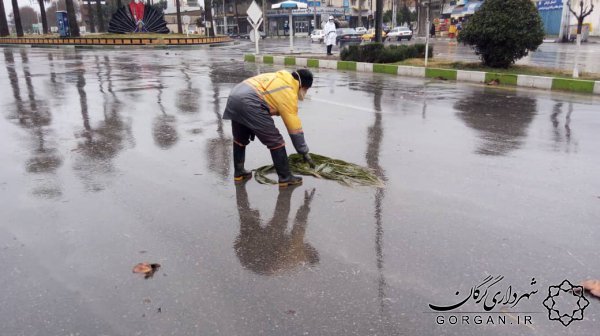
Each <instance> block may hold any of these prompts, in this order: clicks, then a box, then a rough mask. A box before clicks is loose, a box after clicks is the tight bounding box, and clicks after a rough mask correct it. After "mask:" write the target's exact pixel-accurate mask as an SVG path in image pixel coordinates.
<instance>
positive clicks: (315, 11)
mask: <svg viewBox="0 0 600 336" xmlns="http://www.w3.org/2000/svg"><path fill="white" fill-rule="evenodd" d="M313 11H314V13H313V21H314V25H315V26H314V27H313V30H315V29H317V1H316V0H313Z"/></svg>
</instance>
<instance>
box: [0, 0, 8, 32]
mask: <svg viewBox="0 0 600 336" xmlns="http://www.w3.org/2000/svg"><path fill="white" fill-rule="evenodd" d="M8 35H10V31H9V30H8V22H7V21H6V11H5V10H4V1H0V37H4V36H8Z"/></svg>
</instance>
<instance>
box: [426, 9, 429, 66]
mask: <svg viewBox="0 0 600 336" xmlns="http://www.w3.org/2000/svg"><path fill="white" fill-rule="evenodd" d="M429 6H430V3H429V2H427V20H426V24H427V25H426V27H427V29H425V32H426V33H425V36H426V37H425V67H427V61H428V58H429V32H428V29H429V25H430V24H429Z"/></svg>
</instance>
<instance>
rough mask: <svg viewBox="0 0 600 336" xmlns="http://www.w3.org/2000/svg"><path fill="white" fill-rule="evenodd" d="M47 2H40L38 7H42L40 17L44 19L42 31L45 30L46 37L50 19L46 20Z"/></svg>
mask: <svg viewBox="0 0 600 336" xmlns="http://www.w3.org/2000/svg"><path fill="white" fill-rule="evenodd" d="M45 1H47V0H38V5H39V6H40V16H41V17H42V29H43V30H44V35H45V34H48V31H49V29H48V19H47V18H46V7H45V6H44V2H45Z"/></svg>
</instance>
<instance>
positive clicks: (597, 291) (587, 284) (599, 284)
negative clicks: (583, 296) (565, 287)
mask: <svg viewBox="0 0 600 336" xmlns="http://www.w3.org/2000/svg"><path fill="white" fill-rule="evenodd" d="M581 285H582V286H583V288H584V289H585V290H587V291H589V292H590V294H592V295H594V296H596V297H599V298H600V280H586V281H584V282H583V283H582V284H581Z"/></svg>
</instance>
